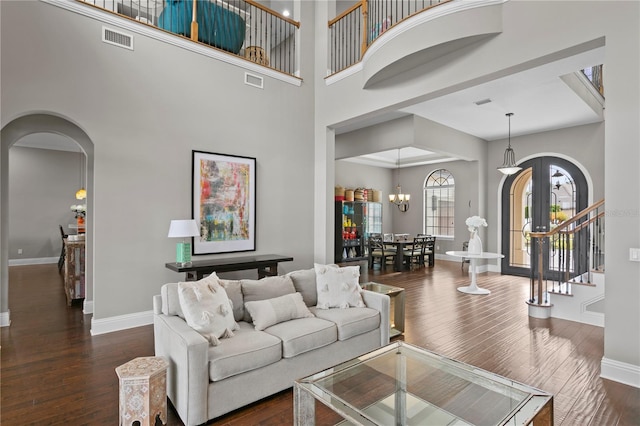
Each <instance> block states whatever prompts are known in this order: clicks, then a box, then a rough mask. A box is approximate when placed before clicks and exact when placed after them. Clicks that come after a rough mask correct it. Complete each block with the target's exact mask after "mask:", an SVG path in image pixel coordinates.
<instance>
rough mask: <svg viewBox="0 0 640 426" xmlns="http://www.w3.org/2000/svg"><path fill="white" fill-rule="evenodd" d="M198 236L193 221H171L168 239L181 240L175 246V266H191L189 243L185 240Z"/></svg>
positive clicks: (198, 232) (196, 226)
mask: <svg viewBox="0 0 640 426" xmlns="http://www.w3.org/2000/svg"><path fill="white" fill-rule="evenodd" d="M198 235H200V231H199V230H198V225H197V224H196V221H195V220H193V219H184V220H172V221H171V225H169V238H182V241H181V242H179V243H177V244H176V264H178V266H189V265H191V243H190V242H188V241H187V240H186V239H187V238H191V237H197V236H198Z"/></svg>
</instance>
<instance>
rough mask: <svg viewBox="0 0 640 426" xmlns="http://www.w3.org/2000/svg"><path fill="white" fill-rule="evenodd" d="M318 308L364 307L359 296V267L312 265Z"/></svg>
mask: <svg viewBox="0 0 640 426" xmlns="http://www.w3.org/2000/svg"><path fill="white" fill-rule="evenodd" d="M314 269H315V272H316V289H317V292H318V304H317V308H319V309H329V308H348V307H350V306H355V307H359V308H363V307H365V304H364V302H363V301H362V296H360V291H361V288H360V284H359V283H358V281H359V279H360V267H359V266H346V267H343V268H340V267H338V266H337V265H320V264H318V263H316V264H315V265H314Z"/></svg>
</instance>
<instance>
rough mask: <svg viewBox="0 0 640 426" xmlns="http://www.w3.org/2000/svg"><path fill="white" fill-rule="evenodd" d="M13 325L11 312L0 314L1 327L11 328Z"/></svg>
mask: <svg viewBox="0 0 640 426" xmlns="http://www.w3.org/2000/svg"><path fill="white" fill-rule="evenodd" d="M10 325H11V310H8V311H7V312H0V327H9V326H10Z"/></svg>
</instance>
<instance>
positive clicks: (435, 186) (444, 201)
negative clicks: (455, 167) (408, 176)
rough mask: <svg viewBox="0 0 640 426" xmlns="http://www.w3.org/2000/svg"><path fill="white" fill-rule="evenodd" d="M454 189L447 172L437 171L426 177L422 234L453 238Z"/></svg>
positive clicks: (450, 176) (453, 183) (449, 174)
mask: <svg viewBox="0 0 640 426" xmlns="http://www.w3.org/2000/svg"><path fill="white" fill-rule="evenodd" d="M455 192H456V188H455V182H454V179H453V175H452V174H451V172H449V170H446V169H439V170H436V171H434V172H433V173H431V174H430V175H429V177H427V180H426V181H425V185H424V227H423V229H424V233H425V234H429V235H437V236H443V237H453V236H454V232H453V231H454V227H455V219H454V217H455V207H456V206H455V200H456V196H455V195H456V194H455Z"/></svg>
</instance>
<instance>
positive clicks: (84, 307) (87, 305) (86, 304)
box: [82, 300, 93, 315]
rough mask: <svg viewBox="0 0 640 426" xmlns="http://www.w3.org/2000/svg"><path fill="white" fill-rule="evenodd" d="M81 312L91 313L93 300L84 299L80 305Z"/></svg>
mask: <svg viewBox="0 0 640 426" xmlns="http://www.w3.org/2000/svg"><path fill="white" fill-rule="evenodd" d="M82 313H83V314H85V315H89V314H92V313H93V300H85V301H84V304H83V305H82Z"/></svg>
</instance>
